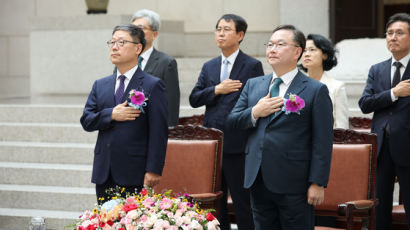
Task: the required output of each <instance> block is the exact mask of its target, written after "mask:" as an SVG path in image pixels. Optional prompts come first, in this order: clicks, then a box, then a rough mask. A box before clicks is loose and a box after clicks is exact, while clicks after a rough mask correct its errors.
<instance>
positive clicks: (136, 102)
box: [128, 89, 148, 113]
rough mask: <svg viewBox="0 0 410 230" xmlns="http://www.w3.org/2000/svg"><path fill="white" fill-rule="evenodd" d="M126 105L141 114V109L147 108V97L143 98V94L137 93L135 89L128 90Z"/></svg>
mask: <svg viewBox="0 0 410 230" xmlns="http://www.w3.org/2000/svg"><path fill="white" fill-rule="evenodd" d="M128 99H129V100H128V105H129V106H131V107H133V108H134V109H139V110H141V112H143V113H145V112H144V109H143V108H142V107H145V106H147V102H146V101H148V97H145V94H144V92H141V91H137V90H135V89H132V90H130V93H129V96H128Z"/></svg>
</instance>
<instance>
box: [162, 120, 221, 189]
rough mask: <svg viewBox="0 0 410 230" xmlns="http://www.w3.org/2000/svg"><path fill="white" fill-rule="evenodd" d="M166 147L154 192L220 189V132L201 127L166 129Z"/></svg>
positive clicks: (180, 126) (190, 126)
mask: <svg viewBox="0 0 410 230" xmlns="http://www.w3.org/2000/svg"><path fill="white" fill-rule="evenodd" d="M168 138H169V139H168V146H167V153H166V157H165V166H164V170H163V173H162V178H161V182H160V184H159V185H157V186H155V190H156V191H157V192H163V191H164V190H168V189H172V190H173V192H176V193H189V194H197V193H215V192H218V191H220V190H221V163H222V138H223V133H222V132H221V131H219V130H217V129H212V128H206V127H203V126H193V125H187V126H182V125H177V126H174V127H169V129H168Z"/></svg>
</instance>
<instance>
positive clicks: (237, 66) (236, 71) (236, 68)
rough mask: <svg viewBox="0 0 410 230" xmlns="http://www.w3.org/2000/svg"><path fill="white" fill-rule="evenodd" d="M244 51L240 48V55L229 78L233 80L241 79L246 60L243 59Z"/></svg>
mask: <svg viewBox="0 0 410 230" xmlns="http://www.w3.org/2000/svg"><path fill="white" fill-rule="evenodd" d="M243 57H244V55H243V53H242V51H241V50H239V53H238V56H237V57H236V60H235V63H234V64H233V66H232V70H231V74H230V75H229V78H230V79H232V80H239V73H240V72H241V70H242V68H243V66H244V65H245V62H244V61H243Z"/></svg>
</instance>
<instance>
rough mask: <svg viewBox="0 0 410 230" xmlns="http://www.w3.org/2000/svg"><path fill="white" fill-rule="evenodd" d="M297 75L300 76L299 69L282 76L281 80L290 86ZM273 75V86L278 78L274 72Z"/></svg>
mask: <svg viewBox="0 0 410 230" xmlns="http://www.w3.org/2000/svg"><path fill="white" fill-rule="evenodd" d="M296 74H298V69H297V68H295V69H293V70H291V71H289V72H287V73H285V74H284V75H282V77H281V79H282V81H283V84H285V85H290V83H291V82H292V81H293V79H294V78H295V77H296ZM272 75H273V76H272V80H271V84H273V80H274V79H275V78H277V77H278V76H277V75H276V73H275V72H273V73H272Z"/></svg>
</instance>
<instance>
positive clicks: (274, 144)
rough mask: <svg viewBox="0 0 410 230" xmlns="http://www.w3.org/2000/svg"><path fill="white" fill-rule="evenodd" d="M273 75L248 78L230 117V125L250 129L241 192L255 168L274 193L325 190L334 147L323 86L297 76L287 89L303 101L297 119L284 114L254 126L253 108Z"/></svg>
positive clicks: (307, 78)
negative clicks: (316, 187)
mask: <svg viewBox="0 0 410 230" xmlns="http://www.w3.org/2000/svg"><path fill="white" fill-rule="evenodd" d="M271 79H272V74H270V75H266V76H262V77H258V78H253V79H250V80H249V81H248V82H247V83H246V85H245V88H244V89H243V91H242V93H241V96H240V98H239V100H238V102H237V103H236V105H235V107H234V108H233V109H232V112H231V114H229V116H228V119H227V122H228V125H229V126H233V127H236V128H242V129H247V130H250V135H249V138H248V143H247V145H246V150H245V153H246V162H245V188H250V187H251V186H252V184H253V183H254V181H255V179H256V176H257V175H258V172H259V170H261V172H262V177H263V181H264V184H265V186H266V187H267V188H268V189H269V190H270V191H271V192H274V193H281V194H300V193H306V192H307V189H308V186H309V185H310V183H313V182H314V183H317V184H321V185H324V186H326V185H327V182H328V178H329V171H330V160H331V154H332V144H333V115H332V102H331V100H330V97H329V93H328V89H327V87H326V85H324V84H322V83H320V82H318V81H316V80H313V79H312V78H309V77H307V76H306V75H304V74H303V73H301V72H299V73H298V74H297V75H296V76H295V78H294V79H293V81H292V83H291V84H290V86H289V88H288V90H287V91H286V94H285V96H284V97H285V98H288V97H289V95H288V94H289V93H292V94H296V95H298V96H299V97H301V98H302V99H304V100H305V104H306V105H305V108H303V109H302V110H301V111H300V115H298V114H295V113H291V114H285V113H284V112H283V111H280V112H277V114H276V115H275V116H273V118H272V119H271V117H269V116H268V117H265V118H259V119H258V121H257V123H256V127H253V125H252V119H251V110H252V107H253V106H255V105H256V103H257V102H258V101H259V99H261V98H262V97H265V96H266V95H267V94H268V91H269V84H270V82H271Z"/></svg>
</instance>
